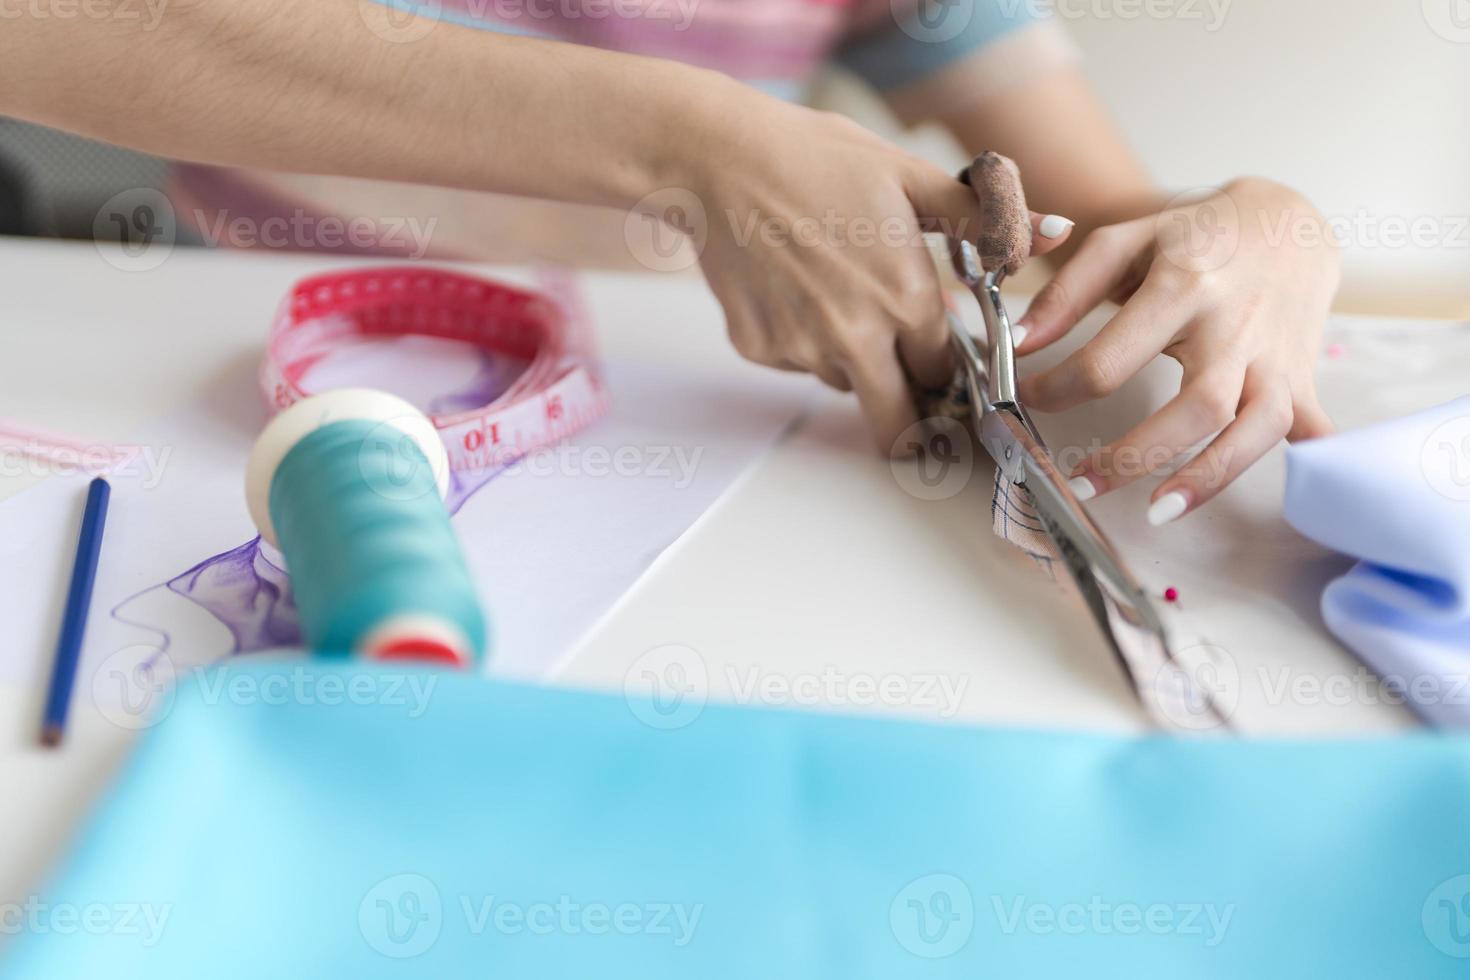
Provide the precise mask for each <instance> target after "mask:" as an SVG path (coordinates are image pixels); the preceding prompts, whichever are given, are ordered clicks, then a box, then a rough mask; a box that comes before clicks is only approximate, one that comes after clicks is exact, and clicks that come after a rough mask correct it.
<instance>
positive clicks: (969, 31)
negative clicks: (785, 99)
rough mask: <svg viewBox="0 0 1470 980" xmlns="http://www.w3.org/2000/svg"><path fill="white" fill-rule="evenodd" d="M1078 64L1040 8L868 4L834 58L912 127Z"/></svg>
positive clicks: (995, 0) (1011, 2) (1020, 1)
mask: <svg viewBox="0 0 1470 980" xmlns="http://www.w3.org/2000/svg"><path fill="white" fill-rule="evenodd" d="M1078 57H1079V56H1078V52H1077V49H1076V47H1075V46H1074V45H1073V44H1072V43H1071V41H1070V40H1068V38H1067V37H1066V34H1065V32H1063V31H1062V29H1061V28H1060V26H1059V25H1058V24H1057V23H1056V21H1055V20H1054V19H1052V18H1051V17H1050V16H1048V15H1047V13H1046V5H1045V4H1043V3H1042V2H1040V0H865V2H860V3H859V4H858V8H857V10H856V11H855V17H854V25H853V29H852V31H851V33H850V34H849V35H848V36H847V37H846V38H845V39H844V41H843V42H842V43H841V45H840V46H839V47H838V49H837V51H836V52H835V60H836V62H837V63H838V64H839V65H841V66H843V67H844V68H847V69H848V70H850V71H852V72H854V73H855V74H856V75H858V76H859V77H860V78H862V79H863V80H864V81H866V82H867V83H868V84H870V85H871V86H872V87H873V88H875V89H877V90H878V91H879V92H880V93H882V94H883V95H884V97H885V98H886V99H887V100H888V101H889V103H890V104H891V105H893V107H894V109H895V110H896V111H897V112H898V114H899V116H900V117H901V118H903V119H904V120H905V121H906V122H910V123H913V122H918V121H921V120H923V119H930V118H936V117H940V116H944V115H946V114H948V113H951V112H954V111H956V110H958V109H962V108H963V107H964V106H965V105H966V104H968V103H972V102H976V101H979V100H980V99H983V98H986V97H988V96H990V95H993V94H995V93H996V92H998V91H1001V90H1003V89H1005V88H1007V87H1010V86H1014V85H1018V84H1021V83H1024V82H1026V81H1029V80H1031V79H1033V78H1035V77H1037V76H1038V75H1040V74H1043V73H1046V72H1049V71H1053V70H1055V69H1057V68H1060V67H1064V66H1068V65H1071V64H1074V63H1075V62H1076V61H1077V60H1078Z"/></svg>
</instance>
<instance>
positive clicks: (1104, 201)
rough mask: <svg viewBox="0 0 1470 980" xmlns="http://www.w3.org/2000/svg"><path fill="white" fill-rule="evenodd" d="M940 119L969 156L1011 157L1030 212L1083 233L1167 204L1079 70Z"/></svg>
mask: <svg viewBox="0 0 1470 980" xmlns="http://www.w3.org/2000/svg"><path fill="white" fill-rule="evenodd" d="M943 121H944V122H945V124H946V125H947V126H948V127H949V129H950V130H951V132H953V133H954V134H955V136H956V138H957V139H959V141H960V142H961V143H962V144H963V145H964V147H965V149H966V150H967V151H968V152H969V153H972V154H973V153H979V152H981V151H983V150H987V149H992V150H996V151H997V152H1000V153H1004V154H1006V155H1007V156H1009V157H1011V158H1012V159H1014V160H1015V161H1016V163H1017V165H1018V166H1019V167H1020V168H1021V174H1022V177H1023V178H1024V181H1025V186H1026V198H1027V203H1028V204H1029V205H1030V206H1031V208H1032V209H1033V210H1036V211H1041V212H1043V213H1050V214H1062V215H1066V216H1067V217H1069V218H1071V219H1073V220H1074V221H1076V222H1077V225H1078V228H1079V230H1081V231H1087V230H1090V229H1092V228H1096V227H1100V226H1102V225H1107V224H1114V223H1116V222H1119V221H1125V220H1128V219H1130V218H1135V217H1138V216H1140V215H1143V214H1149V213H1152V212H1154V211H1157V210H1158V209H1159V208H1161V207H1162V206H1163V204H1164V202H1165V200H1166V197H1167V195H1166V194H1164V193H1163V192H1161V191H1160V190H1159V189H1158V187H1157V186H1156V185H1155V184H1154V182H1153V180H1152V179H1151V178H1150V177H1149V175H1148V173H1147V171H1146V170H1145V169H1144V167H1143V165H1142V164H1141V163H1140V162H1139V160H1138V158H1137V156H1135V155H1134V153H1133V151H1132V150H1131V149H1130V148H1129V147H1128V144H1127V143H1126V142H1125V141H1124V139H1123V136H1122V134H1121V132H1119V130H1118V127H1117V125H1116V124H1115V123H1114V122H1113V120H1112V119H1111V118H1110V117H1109V115H1108V113H1107V110H1106V108H1105V107H1104V106H1103V105H1102V103H1101V102H1100V100H1099V99H1098V98H1097V96H1096V94H1095V93H1094V92H1093V90H1092V87H1091V85H1090V84H1089V83H1088V82H1087V80H1086V78H1085V77H1084V76H1083V75H1082V73H1081V72H1080V71H1077V70H1067V71H1060V72H1054V73H1051V74H1048V75H1045V76H1043V77H1041V78H1038V79H1036V80H1035V81H1033V82H1031V83H1029V84H1026V85H1023V86H1018V87H1016V88H1013V89H1010V90H1008V91H1005V92H1002V93H999V94H998V95H996V96H994V97H991V98H989V99H986V100H984V101H982V102H979V103H976V104H973V105H971V106H969V107H967V108H966V109H964V110H962V111H959V112H956V113H954V114H952V115H950V116H949V117H948V118H946V119H944V120H943ZM1081 238H1082V236H1081V235H1075V236H1073V238H1072V242H1073V243H1074V244H1075V243H1080V241H1081Z"/></svg>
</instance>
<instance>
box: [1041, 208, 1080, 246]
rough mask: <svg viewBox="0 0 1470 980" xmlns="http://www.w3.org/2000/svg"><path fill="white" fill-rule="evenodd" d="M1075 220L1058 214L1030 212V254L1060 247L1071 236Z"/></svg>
mask: <svg viewBox="0 0 1470 980" xmlns="http://www.w3.org/2000/svg"><path fill="white" fill-rule="evenodd" d="M1076 226H1077V222H1075V221H1073V220H1072V219H1071V218H1064V217H1062V216H1061V215H1059V214H1037V213H1036V212H1035V211H1032V212H1031V254H1032V255H1045V254H1046V253H1047V252H1051V251H1054V250H1056V249H1058V248H1061V247H1062V246H1063V245H1065V244H1066V243H1067V239H1069V238H1071V237H1072V229H1073V228H1075V227H1076Z"/></svg>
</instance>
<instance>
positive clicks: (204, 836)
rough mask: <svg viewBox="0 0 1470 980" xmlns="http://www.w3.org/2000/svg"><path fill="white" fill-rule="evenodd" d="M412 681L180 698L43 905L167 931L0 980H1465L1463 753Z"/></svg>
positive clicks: (315, 679) (26, 942) (384, 678)
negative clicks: (1013, 725) (1017, 727)
mask: <svg viewBox="0 0 1470 980" xmlns="http://www.w3.org/2000/svg"><path fill="white" fill-rule="evenodd" d="M293 675H294V676H295V677H296V679H295V680H292V679H291V678H292V676H293ZM303 676H304V677H305V678H306V679H305V680H302V679H301V678H302V677H303ZM430 677H432V680H430V679H429V678H430ZM333 679H335V680H334V683H335V684H336V685H338V687H337V688H336V691H337V695H336V697H334V698H328V697H326V696H324V695H323V693H322V692H323V690H324V688H325V685H326V683H327V681H329V680H333ZM409 680H412V681H414V682H415V683H417V684H418V685H419V687H418V688H417V691H418V693H414V691H415V688H414V687H413V686H412V685H411V684H409V683H406V682H404V683H399V682H403V681H404V676H403V675H396V674H393V673H390V672H384V671H381V670H380V671H379V672H375V673H367V672H362V671H357V670H355V669H354V668H353V667H352V665H350V664H346V663H342V662H340V661H320V660H319V661H313V662H310V663H305V664H303V663H301V662H296V663H282V662H275V663H271V662H264V663H255V664H253V665H251V664H241V663H237V664H233V665H230V666H228V667H226V668H223V669H217V670H215V671H213V672H211V673H207V674H203V675H199V676H198V677H196V678H193V679H189V680H186V681H184V682H183V689H182V690H181V692H180V693H179V695H178V697H177V700H176V702H175V703H174V704H173V707H172V710H171V712H170V714H169V716H168V717H167V718H166V719H165V720H164V721H163V723H162V724H161V725H160V726H159V727H158V728H157V729H155V730H154V731H153V732H152V733H151V734H150V735H149V736H148V737H147V738H146V740H145V742H144V744H143V745H142V747H141V748H140V749H139V751H138V753H137V755H136V756H135V758H134V759H133V760H132V763H131V765H130V767H129V769H128V771H127V772H126V774H125V775H124V777H123V778H122V780H121V782H120V783H119V785H117V786H116V788H115V789H114V791H113V792H112V794H111V797H110V799H109V800H108V801H107V802H106V803H105V804H104V805H103V806H102V807H101V809H99V810H98V811H97V813H96V814H95V815H94V817H93V819H92V820H91V822H90V826H89V828H88V829H87V831H86V833H85V834H84V837H83V840H82V842H81V845H80V847H79V848H78V849H77V851H76V852H75V854H74V855H73V856H72V858H71V860H70V861H69V863H68V865H67V867H66V868H65V870H64V872H63V873H62V874H61V875H60V877H59V878H58V879H57V880H56V881H55V882H54V883H53V884H52V886H51V887H50V888H48V889H46V890H45V895H44V902H45V903H47V906H48V907H50V908H64V907H70V908H77V909H87V908H93V907H97V906H102V907H104V908H115V907H117V906H119V905H122V904H125V903H132V904H133V905H141V906H142V907H144V908H145V909H151V910H153V911H154V918H155V919H156V918H158V915H157V913H158V911H159V910H165V909H166V910H167V916H166V921H165V922H164V923H163V925H162V928H161V929H160V930H158V931H156V932H155V933H153V934H151V935H152V938H153V939H155V940H156V942H154V943H153V944H152V945H147V944H146V943H145V942H144V939H146V938H148V937H147V936H140V935H137V934H127V935H123V934H119V932H118V930H112V931H106V930H103V931H101V932H88V931H78V930H74V931H73V932H71V933H68V934H60V933H59V932H58V931H56V930H52V931H48V932H42V933H41V934H36V935H30V936H26V937H24V938H23V939H22V940H21V941H20V942H19V948H18V949H16V950H14V951H13V955H12V957H11V958H9V959H8V960H6V961H4V965H3V966H0V975H3V977H5V978H8V980H21V978H25V980H63V978H66V980H71V978H89V977H107V978H109V980H111V978H118V980H122V978H133V977H137V978H143V977H147V978H150V980H172V978H196V977H209V978H211V980H260V978H262V977H269V978H278V977H279V978H298V977H300V978H344V980H345V978H352V980H373V978H384V977H408V976H413V977H433V978H436V980H437V978H454V977H475V978H528V980H530V978H548V980H560V978H580V977H597V978H629V980H632V978H638V980H657V978H675V977H677V978H680V980H687V978H699V980H719V978H724V977H731V978H754V977H759V978H782V977H791V978H800V980H822V978H832V980H863V978H875V980H876V978H882V980H894V978H902V977H940V976H946V977H948V976H952V977H963V978H966V980H972V978H976V977H1008V978H1009V977H1016V978H1019V977H1025V978H1029V980H1034V978H1052V977H1056V978H1068V980H1071V978H1076V977H1099V978H1106V977H1127V978H1130V980H1133V978H1154V977H1160V978H1164V977H1168V978H1174V977H1188V978H1190V980H1205V978H1212V977H1221V978H1226V977H1228V978H1235V980H1238V978H1242V977H1249V978H1251V980H1269V978H1274V977H1281V978H1290V980H1300V978H1302V977H1305V976H1313V977H1333V978H1337V980H1352V978H1365V980H1367V978H1372V980H1383V978H1385V977H1404V978H1409V977H1412V978H1415V980H1434V978H1450V977H1455V978H1463V977H1464V976H1466V974H1467V970H1470V962H1467V960H1466V959H1463V958H1461V957H1466V956H1470V832H1467V829H1466V828H1467V826H1470V741H1466V740H1464V739H1450V738H1443V737H1434V736H1431V735H1423V736H1411V737H1406V738H1395V739H1381V740H1372V741H1357V742H1341V743H1329V742H1315V743H1313V742H1304V743H1266V742H1232V741H1226V740H1219V739H1211V740H1202V741H1174V740H1169V739H1166V738H1162V737H1153V738H1144V739H1127V738H1113V737H1103V736H1091V735H1069V734H1048V733H1037V732H1016V731H998V730H987V729H975V728H962V727H930V726H925V725H919V724H910V723H899V722H890V721H873V720H857V719H850V718H843V717H836V716H832V715H826V714H802V713H795V712H776V711H769V710H752V709H740V708H723V707H714V706H707V707H703V708H701V707H700V706H699V705H697V704H693V703H692V702H691V703H690V704H686V705H684V706H683V707H682V708H680V706H677V705H672V704H669V703H654V702H648V701H642V700H631V701H629V700H625V699H623V698H621V697H617V696H603V695H593V694H584V693H576V692H569V691H560V690H552V689H538V688H532V687H520V686H511V685H506V684H496V683H491V682H488V681H485V680H482V679H478V678H474V677H470V676H466V675H450V674H439V675H429V674H416V675H409ZM277 682H279V683H277ZM394 685H397V686H394ZM354 687H356V689H357V691H358V693H357V695H356V696H352V695H347V696H345V697H344V696H343V694H342V692H343V691H344V690H345V691H352V690H353V689H354ZM287 690H289V691H291V692H292V693H291V694H290V696H289V697H285V698H283V697H281V696H280V692H282V691H287ZM272 691H274V692H276V694H275V695H274V696H272V695H271V693H270V692H272ZM251 692H255V695H254V696H252V693H251ZM691 707H692V710H684V709H689V708H691ZM675 709H678V710H675ZM673 726H678V727H673ZM1461 876H1466V877H1461ZM486 902H489V903H490V904H489V905H488V906H487V905H486ZM113 921H116V920H115V919H114V920H113ZM619 923H621V925H619ZM1457 929H1458V930H1460V931H1456V930H1457Z"/></svg>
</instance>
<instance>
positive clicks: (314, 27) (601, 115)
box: [0, 0, 727, 207]
mask: <svg viewBox="0 0 1470 980" xmlns="http://www.w3.org/2000/svg"><path fill="white" fill-rule="evenodd" d="M6 2H7V0H0V12H3V5H4V4H5V3H6ZM132 6H134V7H136V6H137V5H136V4H133V5H132ZM94 9H95V8H94ZM9 13H10V15H11V16H9V17H7V18H6V19H5V21H4V24H3V30H0V114H5V115H11V116H16V117H19V118H23V119H30V120H32V121H35V122H39V123H43V124H46V125H50V126H54V127H57V128H61V129H67V130H71V131H74V132H79V133H82V134H84V135H88V136H92V137H95V138H97V139H101V140H106V141H108V142H112V143H117V144H120V145H124V146H130V147H133V148H135V149H139V150H144V151H147V152H151V153H156V154H159V155H163V156H168V157H173V158H177V159H183V160H191V161H197V162H202V163H213V164H225V165H234V166H245V167H256V168H263V169H273V170H289V171H295V172H301V173H330V174H339V175H344V176H356V177H370V178H378V179H387V180H404V181H413V182H416V183H427V184H439V185H443V186H449V187H459V188H467V189H473V190H490V191H500V192H505V193H513V194H522V195H528V196H535V197H545V198H551V199H556V200H565V201H574V202H578V203H584V204H600V205H607V206H613V207H626V206H628V205H629V204H631V203H633V202H634V201H636V200H637V199H638V198H640V197H642V196H643V195H644V194H646V193H648V192H649V191H651V190H653V189H655V188H657V187H661V186H665V185H666V184H669V183H673V182H675V181H676V180H677V179H678V173H679V163H678V160H677V159H676V155H677V153H678V150H677V147H679V146H681V145H682V144H683V142H684V141H685V139H686V138H687V135H688V133H689V131H690V129H691V128H694V129H697V127H691V125H690V124H691V121H692V120H693V119H694V118H695V117H696V116H701V114H702V113H703V112H704V109H703V107H702V105H701V102H700V100H701V98H705V97H707V96H708V94H709V93H710V92H721V91H726V90H727V88H726V86H725V85H724V84H722V79H720V78H719V77H718V76H713V75H711V74H710V73H706V72H702V71H699V70H696V69H692V68H688V67H686V66H682V65H678V64H674V63H672V62H666V61H659V60H655V59H646V58H637V57H633V56H628V55H621V54H614V53H608V52H603V51H597V50H593V49H590V48H584V47H580V46H576V45H570V44H558V43H555V42H548V41H538V40H529V39H523V38H516V37H509V36H504V35H499V34H494V33H492V32H487V31H476V30H471V29H467V28H460V27H455V26H452V25H449V24H438V25H435V26H434V28H433V30H431V31H430V32H429V33H428V34H427V35H426V36H424V37H422V38H420V39H418V40H415V41H412V42H408V43H395V42H392V41H387V40H384V39H383V38H381V37H379V36H378V35H377V34H375V33H374V32H373V31H371V30H369V28H368V26H367V25H366V23H365V22H364V20H363V18H362V16H360V14H359V11H358V3H357V0H311V2H308V3H300V2H296V0H233V2H229V0H189V2H185V0H176V2H174V3H170V4H168V5H166V6H165V7H163V8H162V12H161V15H160V16H159V17H158V18H157V23H156V24H155V25H152V26H151V28H150V26H149V24H148V21H147V19H146V18H137V19H125V18H122V17H95V16H94V17H79V18H73V19H60V18H56V17H52V18H40V17H34V16H28V15H27V14H26V13H25V12H24V11H23V9H22V8H14V9H12V10H11V11H10V12H9Z"/></svg>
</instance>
